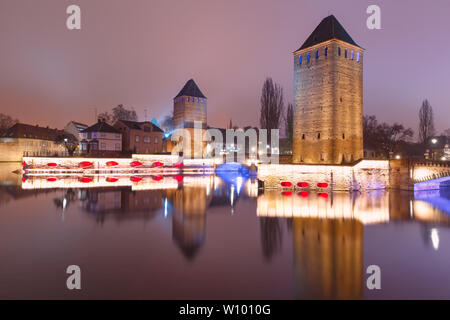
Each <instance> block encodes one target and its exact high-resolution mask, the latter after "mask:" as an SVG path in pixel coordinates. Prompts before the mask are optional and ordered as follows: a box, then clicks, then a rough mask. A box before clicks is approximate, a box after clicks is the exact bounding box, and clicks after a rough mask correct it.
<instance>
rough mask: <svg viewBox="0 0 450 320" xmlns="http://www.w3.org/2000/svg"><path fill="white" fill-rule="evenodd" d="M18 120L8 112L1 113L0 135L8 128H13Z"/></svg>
mask: <svg viewBox="0 0 450 320" xmlns="http://www.w3.org/2000/svg"><path fill="white" fill-rule="evenodd" d="M17 122H19V121H18V120H17V119H13V118H11V117H10V116H8V115H6V114H3V113H0V135H2V134H4V133H5V132H6V130H8V129H9V128H11V127H12V126H13V125H15V124H16V123H17Z"/></svg>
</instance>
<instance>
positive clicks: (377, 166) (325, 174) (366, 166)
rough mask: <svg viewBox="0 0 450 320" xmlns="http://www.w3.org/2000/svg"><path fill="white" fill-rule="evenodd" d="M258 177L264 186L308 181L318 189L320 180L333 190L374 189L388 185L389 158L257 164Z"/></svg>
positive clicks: (267, 187) (272, 187)
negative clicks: (350, 163)
mask: <svg viewBox="0 0 450 320" xmlns="http://www.w3.org/2000/svg"><path fill="white" fill-rule="evenodd" d="M258 179H259V180H261V181H263V182H264V188H265V189H279V188H281V183H282V182H291V183H292V184H293V185H294V186H295V185H297V183H299V182H307V183H308V184H309V185H310V188H312V189H317V184H318V183H328V184H329V185H330V187H331V188H332V189H333V190H345V191H348V190H374V189H385V188H387V187H389V161H385V160H363V161H360V162H359V163H358V164H356V165H354V166H342V165H339V166H338V165H336V166H333V165H299V164H292V165H285V164H279V165H274V164H264V165H259V166H258Z"/></svg>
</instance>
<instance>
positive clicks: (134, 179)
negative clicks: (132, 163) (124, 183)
mask: <svg viewBox="0 0 450 320" xmlns="http://www.w3.org/2000/svg"><path fill="white" fill-rule="evenodd" d="M130 180H131V181H132V182H141V181H142V177H131V178H130Z"/></svg>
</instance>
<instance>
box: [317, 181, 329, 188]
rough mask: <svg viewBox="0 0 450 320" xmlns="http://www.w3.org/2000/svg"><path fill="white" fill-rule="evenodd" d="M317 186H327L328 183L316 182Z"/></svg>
mask: <svg viewBox="0 0 450 320" xmlns="http://www.w3.org/2000/svg"><path fill="white" fill-rule="evenodd" d="M317 186H318V187H319V188H328V183H326V182H320V183H318V184H317Z"/></svg>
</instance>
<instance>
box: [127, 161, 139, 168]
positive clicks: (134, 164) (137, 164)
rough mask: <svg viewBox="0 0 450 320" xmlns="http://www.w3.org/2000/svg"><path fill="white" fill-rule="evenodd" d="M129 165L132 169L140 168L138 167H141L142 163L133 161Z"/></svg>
mask: <svg viewBox="0 0 450 320" xmlns="http://www.w3.org/2000/svg"><path fill="white" fill-rule="evenodd" d="M130 165H131V166H132V167H140V166H142V162H140V161H133V162H131V163H130Z"/></svg>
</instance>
